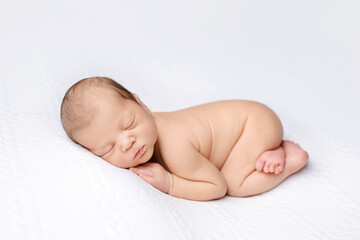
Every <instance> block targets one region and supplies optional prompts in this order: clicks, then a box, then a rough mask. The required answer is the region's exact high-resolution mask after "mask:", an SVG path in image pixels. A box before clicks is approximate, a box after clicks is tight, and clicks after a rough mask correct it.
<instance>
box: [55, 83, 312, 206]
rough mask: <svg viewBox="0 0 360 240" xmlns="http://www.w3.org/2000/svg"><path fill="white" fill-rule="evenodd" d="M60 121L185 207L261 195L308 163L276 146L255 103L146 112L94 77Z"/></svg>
mask: <svg viewBox="0 0 360 240" xmlns="http://www.w3.org/2000/svg"><path fill="white" fill-rule="evenodd" d="M61 120H62V124H63V127H64V129H65V131H66V133H67V134H68V136H69V137H70V138H71V139H72V140H73V141H75V142H76V143H78V144H80V145H82V146H83V147H85V148H87V149H88V150H89V151H91V152H92V153H93V154H95V155H97V156H99V157H101V158H103V159H104V160H106V161H108V162H109V163H111V164H113V165H114V166H117V167H120V168H128V169H130V171H132V172H134V173H136V174H137V175H139V176H140V177H141V178H142V179H143V180H145V181H146V182H148V183H150V184H151V185H152V186H154V187H155V188H157V189H159V190H161V191H163V192H165V193H168V194H170V195H172V196H175V197H180V198H186V199H191V200H212V199H218V198H222V197H224V195H225V194H228V195H230V196H235V197H246V196H252V195H256V194H260V193H263V192H266V191H268V190H270V189H272V188H274V187H275V186H277V185H278V184H279V183H281V182H282V181H283V180H284V179H285V178H286V177H288V176H289V175H291V174H293V173H295V172H297V171H299V170H300V169H302V168H303V167H304V166H305V165H306V163H307V161H308V154H307V153H306V151H304V150H303V149H302V148H301V147H300V146H299V145H298V144H296V143H294V142H291V141H283V140H282V137H283V128H282V125H281V122H280V120H279V118H278V117H277V116H276V115H275V113H274V112H273V111H272V110H270V109H269V108H268V107H266V106H265V105H263V104H260V103H258V102H254V101H244V100H228V101H218V102H212V103H207V104H202V105H199V106H195V107H191V108H186V109H182V110H178V111H174V112H151V111H150V110H149V109H148V108H147V107H146V106H145V105H144V104H143V103H142V102H141V100H140V99H139V98H138V97H137V96H136V95H135V94H132V93H130V92H129V91H128V90H126V89H125V88H124V87H123V86H121V85H120V84H118V83H117V82H115V81H113V80H112V79H110V78H106V77H93V78H86V79H83V80H81V81H79V82H77V83H76V84H74V85H73V86H72V87H71V88H70V89H69V90H68V91H67V93H66V95H65V97H64V99H63V102H62V105H61Z"/></svg>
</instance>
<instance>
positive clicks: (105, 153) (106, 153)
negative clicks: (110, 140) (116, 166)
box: [101, 146, 114, 157]
mask: <svg viewBox="0 0 360 240" xmlns="http://www.w3.org/2000/svg"><path fill="white" fill-rule="evenodd" d="M113 149H114V146H112V147H111V148H110V150H109V151H107V152H106V153H104V154H103V155H102V156H101V157H103V156H105V155H106V154H108V153H110V152H111V151H112V150H113Z"/></svg>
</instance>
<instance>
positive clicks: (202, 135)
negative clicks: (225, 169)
mask: <svg viewBox="0 0 360 240" xmlns="http://www.w3.org/2000/svg"><path fill="white" fill-rule="evenodd" d="M258 106H260V104H258V103H256V102H252V101H244V100H227V101H218V102H211V103H206V104H202V105H198V106H194V107H190V108H186V109H182V110H178V111H175V112H167V113H154V114H155V116H159V117H160V116H161V119H162V120H161V121H159V124H158V130H159V138H160V139H162V142H163V143H164V144H165V145H164V144H163V147H166V142H168V141H167V140H166V139H170V138H174V137H177V136H185V138H186V139H185V140H188V141H190V142H191V143H192V145H193V146H194V148H195V149H196V150H197V151H198V152H199V153H200V154H201V155H203V156H204V157H206V158H207V159H209V161H211V162H212V163H214V165H215V166H216V167H217V168H218V169H221V167H222V165H223V164H224V162H225V160H226V159H227V156H228V155H229V153H230V152H231V150H232V148H233V146H234V145H235V143H236V142H237V140H238V139H239V138H240V137H241V134H242V132H243V130H244V127H245V124H246V119H247V116H248V114H249V113H250V112H252V111H253V110H254V109H256V108H258ZM179 140H180V139H179ZM181 140H184V139H181ZM169 142H173V141H169ZM179 154H181V149H179ZM164 161H165V163H166V159H164Z"/></svg>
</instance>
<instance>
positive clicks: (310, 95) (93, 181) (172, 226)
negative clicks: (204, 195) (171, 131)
mask: <svg viewBox="0 0 360 240" xmlns="http://www.w3.org/2000/svg"><path fill="white" fill-rule="evenodd" d="M359 7H360V4H359V2H358V1H355V0H354V1H348V0H344V1H319V0H314V1H298V2H296V1H285V0H275V1H265V0H263V1H212V0H211V1H205V0H195V1H193V0H191V1H189V0H185V1H164V0H154V1H145V0H135V1H115V0H105V1H95V0H90V1H89V0H87V1H85V0H75V1H67V0H65V1H45V0H42V1H41V0H32V1H25V0H19V1H13V0H1V2H0V73H1V76H0V213H1V214H0V236H1V239H88V240H92V239H360V175H359V169H360V148H359V143H360V137H359V136H360V127H359V123H360V113H359V102H360V96H359V90H360V84H359V80H360V45H359V42H360V34H359V30H358V29H359V26H358V25H359V24H358V23H359V22H360V17H359V16H360V15H359V14H358V9H359ZM99 75H100V76H108V77H112V78H114V79H115V80H117V81H119V82H120V83H122V84H123V85H125V86H126V87H128V88H129V89H130V90H131V91H134V92H136V93H137V94H138V95H139V96H140V98H141V99H142V100H143V102H144V103H145V104H147V106H148V107H149V108H150V109H152V110H153V111H171V110H176V109H179V108H183V107H187V106H191V105H196V104H200V103H204V102H208V101H215V100H222V99H251V100H257V101H260V102H263V103H265V104H266V105H268V106H269V107H271V108H272V109H273V110H274V111H275V112H276V113H277V114H278V115H279V116H280V118H281V120H282V122H283V125H284V129H285V138H286V139H292V140H295V141H296V142H299V143H300V144H301V145H302V146H303V147H304V148H305V149H306V150H308V152H309V154H310V162H309V164H308V166H307V167H306V168H305V169H303V170H302V171H301V172H299V173H298V174H296V175H294V176H292V177H290V178H289V179H287V180H286V181H285V182H283V183H282V184H281V185H279V186H278V187H277V188H275V189H274V190H272V191H270V192H268V193H265V194H262V195H259V196H255V197H250V198H232V197H225V198H223V199H221V200H217V201H210V202H195V201H188V200H184V199H178V198H174V197H171V196H169V195H166V194H163V193H161V192H159V191H158V190H156V189H154V188H153V187H152V186H150V185H148V184H147V183H145V182H143V181H142V180H141V179H140V178H139V177H137V176H136V175H135V174H133V173H131V172H130V171H128V170H123V169H119V168H116V167H114V166H112V165H110V164H108V163H106V162H104V161H103V160H101V159H100V158H98V157H95V156H93V155H92V154H90V153H89V152H87V151H86V150H85V149H83V148H82V147H80V146H78V145H76V144H74V143H73V142H71V140H69V139H68V138H67V136H66V135H65V132H64V131H63V129H62V127H61V123H60V119H59V109H60V104H61V100H62V97H63V95H64V93H65V91H66V90H67V89H68V88H69V87H70V86H71V85H72V84H73V83H75V82H76V81H77V80H79V79H81V78H85V77H89V76H99Z"/></svg>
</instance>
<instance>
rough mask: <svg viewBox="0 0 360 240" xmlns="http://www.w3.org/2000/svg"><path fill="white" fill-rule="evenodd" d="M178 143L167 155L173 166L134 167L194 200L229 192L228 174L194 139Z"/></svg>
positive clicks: (175, 193)
mask: <svg viewBox="0 0 360 240" xmlns="http://www.w3.org/2000/svg"><path fill="white" fill-rule="evenodd" d="M181 145H182V146H179V144H177V145H174V148H173V149H167V150H166V151H165V154H164V155H163V157H164V158H166V159H168V160H167V161H166V163H167V165H168V168H169V170H170V171H171V172H172V173H169V172H167V171H166V170H165V169H164V168H162V167H161V166H160V165H159V164H156V163H146V164H143V165H142V166H138V167H136V168H131V169H130V170H131V171H133V172H135V173H136V174H138V175H139V176H140V177H141V178H142V179H144V180H145V181H147V182H148V183H150V184H152V185H153V186H154V187H156V188H158V189H159V190H161V191H163V192H166V193H168V194H170V195H172V196H175V197H181V198H186V199H190V200H212V199H217V198H221V197H223V196H224V195H225V194H226V192H227V184H226V181H225V178H224V177H223V176H222V174H221V173H220V171H219V170H218V169H217V168H216V167H215V165H214V164H212V163H211V162H210V161H209V160H208V159H206V158H205V157H203V156H202V155H201V154H200V153H199V152H198V151H197V150H196V149H194V147H193V146H192V145H191V143H189V142H187V143H183V144H181Z"/></svg>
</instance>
